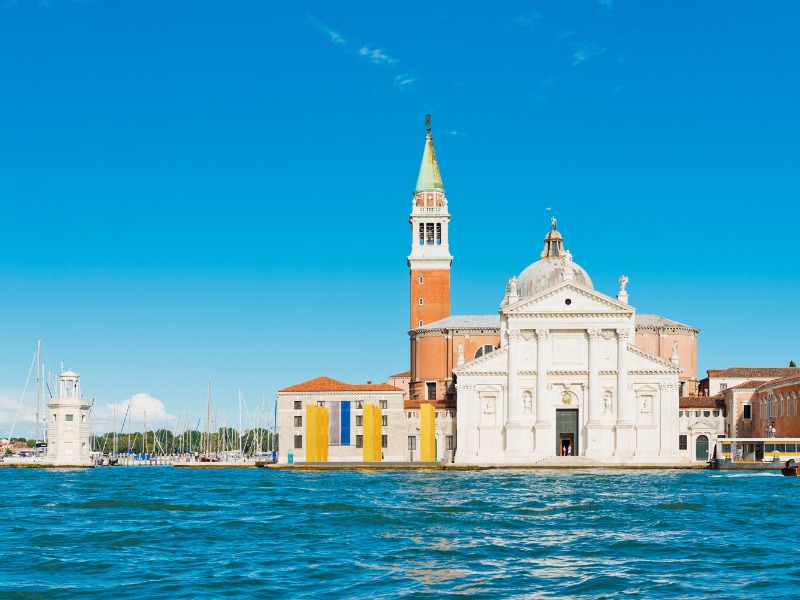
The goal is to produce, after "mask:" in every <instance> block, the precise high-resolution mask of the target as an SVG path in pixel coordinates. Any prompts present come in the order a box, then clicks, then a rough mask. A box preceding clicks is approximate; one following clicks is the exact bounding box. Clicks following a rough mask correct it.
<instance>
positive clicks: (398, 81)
mask: <svg viewBox="0 0 800 600" xmlns="http://www.w3.org/2000/svg"><path fill="white" fill-rule="evenodd" d="M416 80H417V78H416V77H414V76H413V75H409V74H408V73H406V74H404V75H397V76H396V77H395V78H394V85H395V87H405V86H407V85H411V84H412V83H414V82H415V81H416Z"/></svg>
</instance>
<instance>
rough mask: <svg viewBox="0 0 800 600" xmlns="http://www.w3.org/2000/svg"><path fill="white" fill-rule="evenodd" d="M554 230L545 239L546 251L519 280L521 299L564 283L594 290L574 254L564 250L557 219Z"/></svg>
mask: <svg viewBox="0 0 800 600" xmlns="http://www.w3.org/2000/svg"><path fill="white" fill-rule="evenodd" d="M551 223H552V228H551V230H550V231H548V232H547V236H546V237H545V238H544V250H542V253H541V254H540V255H539V256H540V260H537V261H536V262H535V263H533V264H532V265H530V266H528V267H527V268H526V269H525V270H524V271H523V272H522V273H520V275H519V277H518V278H517V293H518V294H519V295H520V297H525V296H535V295H536V294H538V293H540V292H543V291H545V290H546V289H549V288H551V287H553V286H555V285H558V284H559V283H561V282H562V281H570V280H571V281H574V282H576V283H578V284H580V285H582V286H584V287H587V288H589V289H594V287H593V286H592V280H591V279H590V278H589V274H588V273H587V272H586V271H584V270H583V268H582V267H581V266H579V265H578V264H576V263H574V262H572V254H571V253H570V251H569V250H564V238H562V237H561V234H560V233H559V232H558V231H557V230H556V220H555V217H554V218H553V219H551Z"/></svg>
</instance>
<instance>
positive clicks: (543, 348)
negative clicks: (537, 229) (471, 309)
mask: <svg viewBox="0 0 800 600" xmlns="http://www.w3.org/2000/svg"><path fill="white" fill-rule="evenodd" d="M426 122H427V134H426V137H425V145H424V147H423V153H422V164H421V166H420V170H419V176H418V178H417V184H416V188H415V190H414V194H413V200H412V206H411V213H410V216H409V224H410V226H411V240H410V242H411V252H410V253H409V255H408V259H407V264H408V269H409V276H410V327H409V331H408V334H409V339H410V369H409V370H408V371H404V372H402V373H397V374H396V375H392V376H391V377H390V378H389V383H388V384H385V383H381V384H372V383H371V382H367V384H350V383H344V382H340V381H337V380H335V379H331V378H329V377H317V378H316V379H312V380H309V381H306V382H303V383H300V384H297V385H294V386H291V387H287V388H284V389H282V390H280V391H279V392H278V413H279V436H280V439H281V443H280V448H281V450H280V460H281V461H282V462H284V461H290V460H298V461H300V462H302V461H305V460H306V450H305V448H306V447H307V446H308V444H309V442H310V436H311V433H310V432H309V430H308V422H309V416H308V414H307V411H308V407H309V406H314V407H317V406H320V407H324V408H326V409H328V410H329V411H330V414H329V416H330V420H329V421H328V423H329V424H328V428H327V431H328V438H327V439H328V442H327V443H328V445H329V446H331V447H330V448H329V449H330V457H331V458H332V459H333V460H335V461H338V462H347V461H353V462H357V461H361V460H362V456H363V451H362V448H363V444H364V439H366V438H365V436H366V433H367V432H366V431H365V427H364V422H365V416H364V411H365V406H366V405H367V404H372V405H374V406H375V407H378V408H379V409H380V410H381V411H383V412H382V413H381V415H380V423H381V427H382V429H381V432H380V440H381V441H380V442H379V445H380V451H381V456H382V460H384V459H385V460H391V461H412V462H415V461H418V460H420V456H421V452H420V450H421V448H422V437H421V431H422V430H423V429H424V428H425V425H424V424H423V423H422V418H421V416H422V413H423V409H422V405H423V404H426V405H433V407H434V415H435V432H434V434H435V435H434V442H433V445H434V447H435V451H434V457H435V460H436V461H445V462H454V463H456V464H461V465H489V464H491V465H534V464H543V462H544V461H547V462H546V463H545V464H548V465H549V464H551V461H560V460H562V458H566V457H572V459H571V464H574V463H575V461H585V462H586V464H587V465H588V464H600V465H602V464H610V465H644V464H654V465H657V464H662V465H663V464H675V463H680V462H688V461H689V460H691V458H690V456H689V454H688V452H687V451H686V442H685V440H686V437H687V435H688V434H687V432H686V431H682V430H681V429H680V426H681V421H680V411H679V398H680V397H682V396H692V395H694V394H696V393H697V389H698V381H697V335H698V333H699V330H698V329H696V328H694V327H691V326H688V325H684V324H682V323H678V322H676V321H671V320H669V319H666V318H664V317H661V316H659V315H655V314H638V313H637V312H636V309H635V308H634V307H633V306H631V305H630V304H629V302H628V292H627V289H626V285H627V283H628V279H627V277H625V276H624V275H622V276H621V277H620V278H619V288H618V290H615V295H614V297H612V296H609V295H606V294H604V293H602V292H600V291H598V290H596V289H595V288H594V285H593V284H592V280H591V277H590V276H589V274H588V273H587V272H586V271H585V270H584V269H583V268H582V267H580V266H579V265H578V263H577V262H575V261H574V260H573V256H572V254H571V253H570V251H569V249H568V248H567V247H566V246H565V244H564V237H563V235H562V233H561V231H560V230H559V228H558V223H557V221H556V219H555V218H552V219H551V222H550V225H549V227H546V226H545V227H543V231H542V234H543V248H542V250H541V253H540V254H539V255H538V257H536V256H534V257H532V258H536V260H535V261H533V262H532V263H531V264H530V266H528V267H527V268H526V269H524V270H523V271H522V272H521V273H520V274H519V275H518V276H517V277H512V278H511V279H510V280H509V281H508V282H507V284H506V285H505V290H503V289H502V288H501V289H498V297H502V298H503V300H502V301H501V303H500V306H497V307H490V313H489V314H484V315H452V314H451V313H450V269H451V266H452V263H453V256H452V255H451V254H450V249H449V248H450V246H449V239H450V238H449V234H450V232H449V226H450V211H449V205H448V199H447V195H446V194H445V189H444V185H443V183H442V176H441V173H440V170H439V163H438V161H437V159H436V152H435V150H434V146H433V136H432V134H431V128H430V117H428V118H427V119H426ZM578 258H580V257H578ZM466 268H468V266H467V267H466ZM425 410H426V411H427V410H429V409H425ZM428 414H430V413H428ZM685 425H686V424H685V423H684V426H685ZM698 431H699V430H698ZM315 435H316V434H315ZM370 435H371V434H370ZM425 439H426V444H430V441H429V440H430V438H425ZM376 443H378V442H376ZM290 457H291V459H290ZM363 460H366V459H363Z"/></svg>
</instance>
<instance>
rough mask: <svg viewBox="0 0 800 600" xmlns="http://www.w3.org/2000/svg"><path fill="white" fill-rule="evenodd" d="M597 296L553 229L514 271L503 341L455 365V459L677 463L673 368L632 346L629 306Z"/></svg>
mask: <svg viewBox="0 0 800 600" xmlns="http://www.w3.org/2000/svg"><path fill="white" fill-rule="evenodd" d="M626 283H627V278H625V277H622V278H620V292H619V295H618V296H617V299H615V298H611V297H609V296H606V295H604V294H601V293H599V292H597V291H595V290H594V289H593V287H592V283H591V280H590V279H589V277H588V275H587V274H586V272H585V271H583V269H581V268H580V267H578V266H577V265H575V263H573V262H572V256H571V254H570V253H569V250H564V249H563V243H562V239H561V235H560V234H559V233H558V232H557V231H556V229H555V223H553V228H552V231H551V232H549V233H548V236H547V237H546V238H545V250H544V251H543V252H542V254H541V260H539V261H537V262H536V263H534V264H533V265H531V266H530V267H528V269H526V270H525V271H523V273H522V274H521V275H520V277H519V280H517V279H516V278H512V280H511V281H509V285H508V287H507V290H506V297H505V299H504V300H503V303H502V305H501V307H500V332H501V347H500V348H498V349H497V350H496V351H494V352H491V353H489V354H486V355H484V356H482V357H480V358H477V359H475V360H472V361H470V362H467V363H465V364H463V365H462V366H460V367H458V368H456V369H454V373H455V375H456V377H457V390H458V410H457V419H458V447H457V451H456V456H455V462H456V463H460V464H532V463H535V462H536V461H538V460H541V459H544V458H548V457H553V456H559V455H563V454H565V453H566V454H568V455H571V456H585V457H590V458H593V459H595V460H597V461H600V462H608V463H612V464H646V463H676V462H680V460H681V457H680V454H679V451H678V441H679V423H678V390H679V382H678V375H679V373H680V371H681V369H680V367H679V366H677V364H675V363H674V362H670V361H667V360H664V359H662V358H659V357H657V356H655V355H654V354H650V353H648V352H646V351H644V350H642V349H640V348H638V347H636V346H635V345H634V343H633V342H634V335H635V332H634V318H635V309H634V308H633V307H632V306H630V305H628V304H627V297H628V296H627V292H626V291H625V284H626Z"/></svg>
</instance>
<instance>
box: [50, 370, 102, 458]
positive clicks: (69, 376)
mask: <svg viewBox="0 0 800 600" xmlns="http://www.w3.org/2000/svg"><path fill="white" fill-rule="evenodd" d="M47 409H48V421H49V427H48V436H47V437H48V439H47V463H48V464H51V465H53V466H56V467H89V466H92V458H91V454H90V451H91V448H90V445H89V403H88V402H86V401H85V400H84V399H83V398H82V397H81V386H80V375H78V374H77V373H75V372H74V371H64V372H63V373H62V374H61V376H60V378H59V386H58V397H56V398H51V399H50V402H48V404H47Z"/></svg>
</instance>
